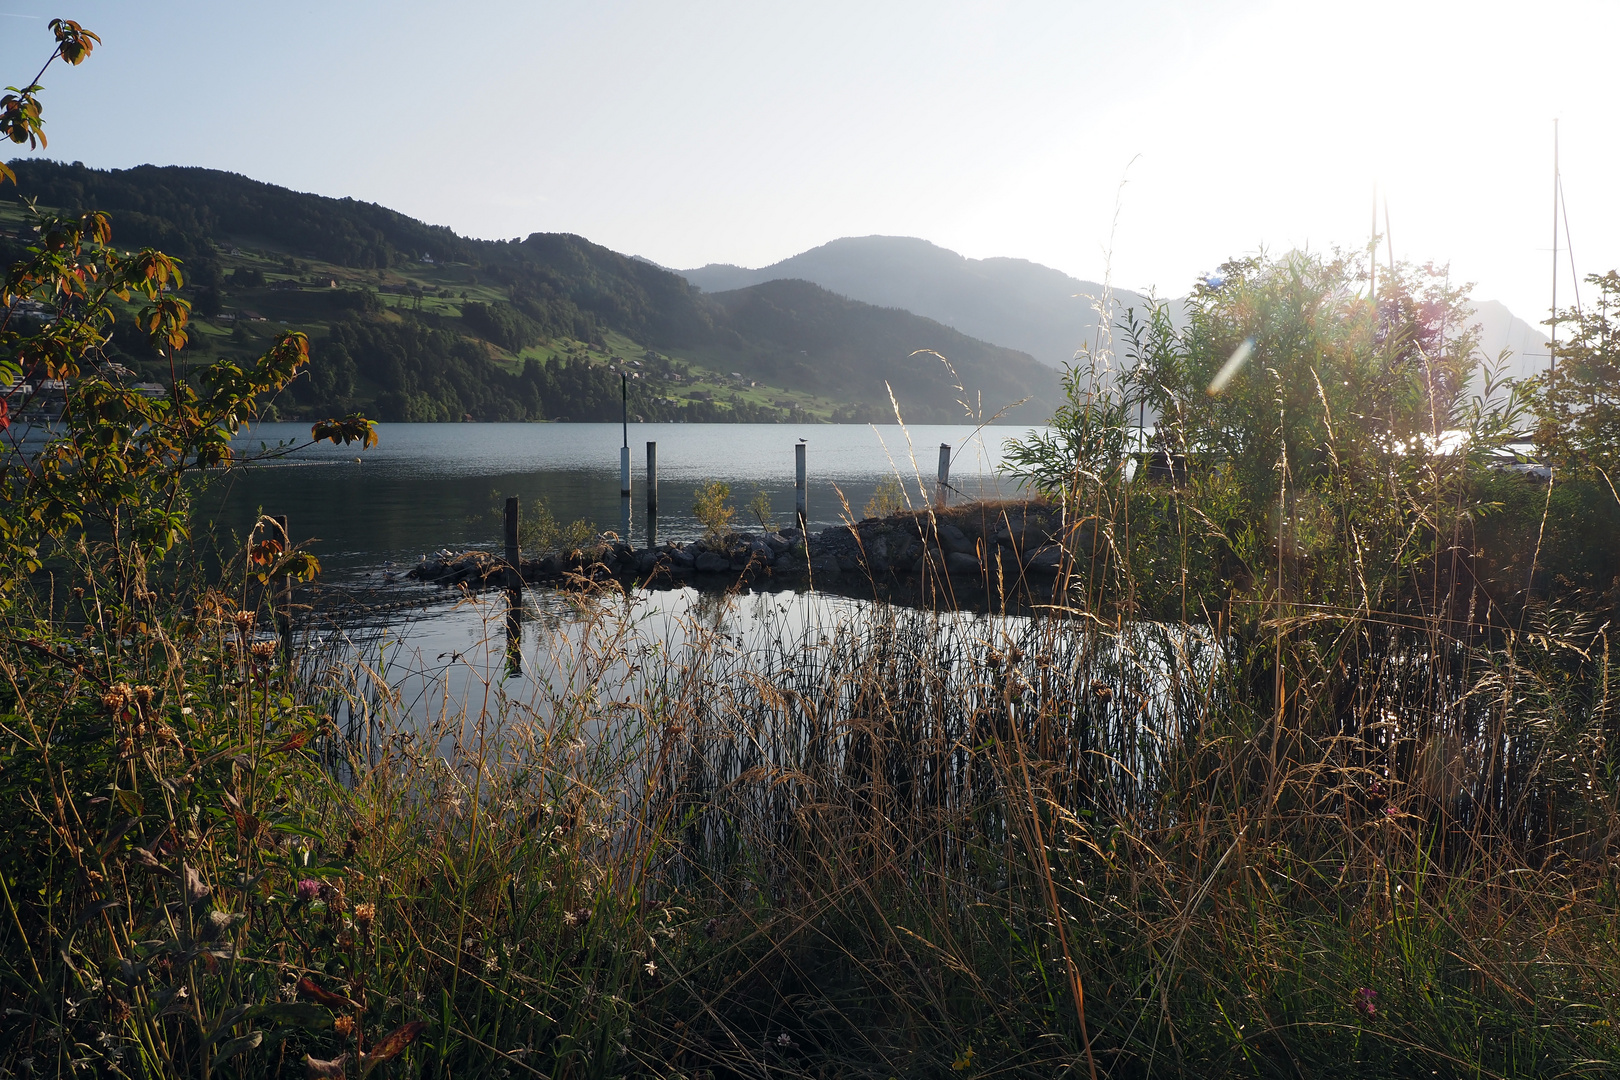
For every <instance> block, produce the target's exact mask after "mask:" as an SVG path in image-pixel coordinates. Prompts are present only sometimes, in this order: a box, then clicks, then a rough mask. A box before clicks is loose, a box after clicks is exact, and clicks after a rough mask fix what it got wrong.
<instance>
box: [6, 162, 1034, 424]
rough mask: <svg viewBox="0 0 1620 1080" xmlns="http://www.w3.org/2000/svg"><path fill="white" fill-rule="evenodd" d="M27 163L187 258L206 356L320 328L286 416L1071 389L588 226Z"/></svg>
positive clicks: (1025, 409) (845, 406)
mask: <svg viewBox="0 0 1620 1080" xmlns="http://www.w3.org/2000/svg"><path fill="white" fill-rule="evenodd" d="M12 165H13V167H14V168H15V169H16V171H17V175H18V181H19V183H18V187H19V189H20V191H21V194H22V196H23V198H27V199H33V200H36V201H37V204H38V205H39V206H40V207H41V208H50V209H53V210H59V211H62V212H70V213H76V212H80V211H83V210H89V209H97V210H103V211H106V212H108V213H109V214H110V215H111V217H112V223H113V230H114V239H115V241H116V242H117V243H118V244H120V246H124V245H127V246H129V247H141V246H148V245H149V246H153V247H159V248H161V249H163V250H165V251H168V252H169V253H171V254H174V255H178V256H179V257H180V258H182V259H183V260H185V264H184V269H185V273H186V277H187V281H186V288H185V290H184V293H185V295H186V296H187V298H188V299H190V300H191V301H192V303H193V305H194V312H195V316H196V318H195V322H194V324H193V325H194V327H195V329H196V332H195V333H194V334H193V339H192V344H191V346H190V348H189V349H188V350H187V352H188V353H189V354H190V355H191V356H192V357H196V356H198V355H199V354H204V355H206V354H219V353H224V354H233V353H239V354H242V355H244V356H245V355H248V354H249V353H256V352H258V351H262V349H263V348H264V346H265V344H266V343H267V342H268V341H269V340H270V339H271V338H273V337H274V335H275V334H277V333H279V332H281V331H282V330H283V329H301V330H304V331H305V332H306V333H308V334H309V335H310V339H311V343H312V349H311V355H312V362H311V365H310V371H309V373H308V375H307V376H305V377H303V378H301V379H300V380H299V381H298V382H296V383H295V384H294V385H293V386H292V387H290V388H289V390H288V391H287V392H285V393H284V394H283V395H282V396H281V397H279V398H278V399H277V400H276V402H275V403H274V408H275V410H276V411H277V412H278V413H279V414H280V415H282V416H285V417H297V416H305V415H312V414H315V413H322V414H326V413H332V412H338V411H347V410H350V409H361V410H365V411H367V412H368V413H370V414H372V415H375V416H377V417H379V418H381V419H384V420H464V419H473V420H538V419H570V420H597V419H613V418H617V416H618V412H619V389H620V378H621V376H624V377H625V378H626V380H627V381H628V383H629V387H630V391H629V393H630V408H631V412H632V413H633V414H634V415H638V416H641V417H643V418H644V419H646V420H693V421H726V420H737V421H773V420H790V419H800V420H804V419H820V420H876V419H886V418H890V417H892V415H893V408H892V406H891V404H890V401H889V396H888V391H887V389H886V387H885V382H887V383H888V384H889V385H891V386H892V387H893V389H894V392H895V395H896V398H897V399H898V401H899V403H900V406H901V408H902V411H903V413H904V415H905V417H906V419H907V420H913V421H917V422H925V421H948V420H955V419H960V418H962V417H963V415H964V408H963V405H962V402H963V401H968V402H972V403H975V404H977V403H979V402H982V405H983V411H984V413H985V414H986V415H990V414H994V413H995V412H997V411H998V410H1000V409H1002V408H1003V407H1005V406H1009V405H1012V404H1013V403H1015V402H1019V401H1024V400H1026V399H1030V400H1031V403H1030V404H1025V405H1023V406H1022V407H1019V408H1017V409H1016V410H1014V411H1013V412H1012V413H1010V414H1009V417H1008V418H1009V419H1017V420H1022V421H1025V422H1031V421H1040V420H1044V419H1045V414H1044V413H1043V412H1041V409H1040V407H1037V406H1036V405H1035V404H1034V402H1041V403H1044V402H1049V401H1051V400H1052V399H1053V395H1054V393H1055V391H1056V385H1057V384H1056V379H1055V376H1054V375H1053V374H1052V372H1050V371H1049V370H1048V369H1046V368H1045V367H1043V366H1042V365H1040V364H1037V363H1036V362H1035V361H1034V360H1033V359H1031V358H1030V357H1029V356H1028V355H1027V354H1024V353H1020V352H1016V351H1014V350H1010V349H1005V348H1000V347H997V346H993V345H988V344H985V343H984V342H981V341H977V340H975V339H972V338H969V337H966V336H964V335H962V334H960V333H957V332H956V331H953V330H950V329H949V328H947V327H945V326H942V325H940V324H939V323H937V322H934V321H933V320H931V319H925V318H920V317H918V316H915V315H912V314H910V313H908V312H904V311H899V310H895V309H884V308H876V307H872V306H871V305H867V304H862V303H858V302H855V301H851V300H847V299H845V298H843V297H840V296H835V295H833V294H832V293H829V292H827V291H826V290H824V289H821V288H819V287H817V286H814V285H810V284H808V283H805V282H781V281H777V282H770V283H767V284H765V285H760V286H755V287H752V288H748V289H742V290H738V291H736V292H733V293H729V294H724V295H719V296H709V295H706V294H704V293H703V292H701V291H700V290H698V289H697V288H695V287H693V286H692V285H690V284H688V283H687V281H686V280H685V279H684V278H682V277H681V276H680V275H678V274H675V273H672V272H669V271H667V270H663V269H661V268H659V267H657V266H654V265H652V264H650V263H647V262H644V261H641V260H638V259H632V258H629V257H626V256H624V255H620V254H618V253H617V252H613V251H610V250H608V249H607V248H604V247H601V246H600V245H597V244H593V243H591V242H589V241H588V240H585V239H583V238H581V237H578V236H572V235H567V234H554V233H536V234H534V235H531V236H529V237H528V238H527V239H522V240H513V241H488V240H475V239H469V238H466V237H461V236H458V235H456V234H455V233H454V232H452V231H450V230H449V229H445V228H442V227H437V226H431V225H426V224H423V223H422V222H419V221H416V220H414V219H411V218H408V217H406V216H404V215H402V214H399V213H396V212H394V211H392V210H389V209H387V208H385V207H381V206H377V205H375V204H372V203H363V202H358V201H355V200H353V199H331V198H325V197H322V196H316V195H307V194H301V193H298V192H293V191H290V190H288V189H285V188H280V187H276V186H274V185H270V184H264V183H260V182H258V181H255V180H251V179H248V178H246V177H243V176H239V175H235V174H231V173H223V172H218V171H215V170H210V169H195V168H178V167H156V166H142V167H139V168H135V169H127V170H113V171H105V170H96V169H88V168H85V167H83V166H81V165H64V164H60V163H56V162H50V161H40V160H18V161H14V162H13V163H12ZM25 209H26V208H25V207H24V206H23V205H22V204H21V203H20V202H12V201H11V200H9V199H8V201H7V204H6V205H5V206H4V207H0V230H3V232H0V245H4V246H5V247H6V248H7V249H8V250H6V251H4V252H0V254H5V255H15V254H16V253H17V251H18V250H19V249H20V248H21V247H23V246H25V245H26V244H27V243H29V242H31V237H32V233H31V232H30V231H29V228H28V225H29V221H28V218H27V214H26V212H25ZM124 325H125V326H127V324H124ZM924 349H931V350H937V351H938V352H940V353H942V354H944V355H945V356H946V357H948V358H949V360H950V361H951V364H952V365H953V366H954V369H955V372H956V373H957V375H958V376H960V381H961V383H962V386H963V388H964V389H963V390H959V389H958V387H957V383H958V381H959V380H958V378H955V377H953V375H952V373H951V370H950V369H948V368H947V367H946V365H945V364H942V363H940V362H939V360H937V359H935V358H933V357H932V356H928V355H914V354H916V353H917V350H924ZM107 352H108V358H109V359H111V360H115V361H117V362H119V363H122V364H124V365H125V366H127V367H129V368H130V369H131V370H132V371H134V372H135V373H136V376H137V377H146V378H150V379H153V380H156V381H162V380H163V379H166V378H167V375H168V365H167V363H166V362H164V363H161V364H160V363H159V362H158V360H157V357H155V356H154V355H152V354H150V352H149V351H148V349H147V346H146V345H145V344H144V341H143V339H142V338H141V336H140V335H139V334H137V333H134V332H133V328H132V327H129V328H128V329H127V330H124V331H121V332H119V333H117V334H115V336H114V339H113V340H112V341H111V342H110V343H109V344H108V346H107ZM964 390H965V392H964Z"/></svg>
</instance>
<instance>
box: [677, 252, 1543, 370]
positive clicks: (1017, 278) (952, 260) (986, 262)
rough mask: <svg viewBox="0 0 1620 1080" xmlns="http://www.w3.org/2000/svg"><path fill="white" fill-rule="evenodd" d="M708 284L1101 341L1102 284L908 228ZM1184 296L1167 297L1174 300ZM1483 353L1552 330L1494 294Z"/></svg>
mask: <svg viewBox="0 0 1620 1080" xmlns="http://www.w3.org/2000/svg"><path fill="white" fill-rule="evenodd" d="M678 273H680V274H681V275H682V276H683V277H685V278H686V279H687V281H689V282H691V283H692V284H694V285H696V286H698V287H699V288H701V289H703V290H704V291H706V292H717V291H724V290H728V289H737V288H744V287H750V286H754V285H758V284H761V283H763V282H766V281H771V280H781V279H789V278H796V279H799V280H804V281H809V282H813V283H814V284H817V285H820V286H822V287H823V288H825V289H828V290H830V291H832V292H835V293H838V294H839V295H841V296H847V297H849V298H850V299H852V300H859V301H862V302H864V303H868V304H876V305H878V306H882V307H899V308H903V309H905V310H907V311H911V312H913V313H914V314H917V315H923V316H926V317H928V318H931V319H934V320H935V321H937V322H940V323H943V324H944V325H946V326H951V327H955V328H956V329H958V330H961V331H962V332H963V333H966V334H969V335H970V336H972V337H975V338H978V339H980V340H982V341H988V342H992V343H994V344H997V345H1003V346H1006V347H1008V348H1013V349H1018V350H1020V351H1022V352H1027V353H1029V354H1030V355H1031V356H1033V357H1035V358H1036V359H1037V360H1039V361H1041V362H1042V363H1044V364H1047V365H1049V366H1052V367H1054V368H1056V367H1061V366H1062V365H1063V364H1064V363H1067V362H1068V361H1070V360H1071V359H1072V358H1073V356H1074V355H1075V352H1076V351H1077V350H1078V349H1081V348H1084V347H1086V346H1088V345H1090V344H1093V343H1095V342H1096V341H1097V339H1098V336H1099V326H1100V319H1099V317H1098V312H1097V306H1099V305H1100V303H1101V301H1100V300H1098V299H1097V298H1100V297H1102V296H1103V295H1104V293H1105V288H1104V286H1103V285H1102V284H1100V283H1098V282H1095V281H1086V280H1084V279H1081V278H1076V277H1073V276H1071V275H1069V274H1066V273H1064V272H1063V271H1061V270H1056V269H1053V268H1052V267H1049V266H1044V265H1042V264H1040V263H1037V262H1033V261H1031V260H1028V259H1020V258H1014V257H1005V256H995V257H990V258H984V259H972V258H968V257H966V256H963V255H961V254H958V253H957V252H954V251H951V250H950V249H949V248H945V247H942V246H940V245H937V244H934V243H932V242H930V241H927V240H923V239H920V238H917V237H910V236H886V235H882V234H873V235H869V236H858V237H856V236H846V237H840V238H838V239H836V240H830V241H828V242H827V243H825V244H821V245H819V246H817V247H814V248H810V249H808V250H806V251H802V252H800V253H798V254H797V255H792V256H789V257H788V258H786V259H781V260H779V261H777V262H775V263H771V264H770V265H768V266H763V267H758V268H755V269H750V268H748V267H743V266H737V265H735V264H731V263H709V264H708V265H706V266H701V267H697V268H695V269H691V270H681V271H678ZM1178 299H1179V298H1171V299H1170V300H1169V302H1170V303H1171V305H1172V306H1174V305H1176V303H1177V300H1178ZM1151 302H1152V300H1151V299H1150V298H1149V297H1148V296H1147V295H1145V294H1143V293H1140V292H1136V291H1133V290H1129V289H1116V290H1113V292H1112V294H1111V303H1110V304H1109V305H1108V307H1107V308H1106V310H1108V311H1109V312H1110V322H1111V323H1117V322H1118V320H1119V318H1120V317H1121V316H1122V315H1124V314H1125V312H1126V311H1128V310H1129V309H1132V308H1135V309H1137V310H1139V311H1140V310H1143V309H1145V308H1146V307H1147V306H1148V305H1149V304H1150V303H1151ZM1472 303H1473V306H1474V309H1475V313H1476V315H1477V318H1478V325H1479V327H1480V346H1479V348H1480V353H1481V354H1482V359H1483V360H1484V361H1486V362H1489V363H1492V364H1494V363H1495V362H1496V361H1497V358H1498V356H1499V354H1500V353H1502V352H1503V350H1507V351H1508V352H1510V353H1511V354H1512V355H1511V356H1510V357H1509V360H1508V363H1507V364H1506V366H1505V367H1504V368H1503V369H1502V370H1503V373H1504V374H1507V375H1511V376H1514V377H1522V376H1524V375H1527V374H1534V373H1535V372H1536V371H1538V370H1540V369H1541V368H1542V367H1544V366H1545V365H1546V357H1547V337H1546V335H1545V334H1542V333H1541V332H1540V331H1538V330H1537V329H1536V328H1535V327H1533V326H1532V325H1531V324H1530V323H1528V322H1526V321H1525V320H1524V319H1522V318H1519V317H1518V316H1517V315H1515V314H1514V313H1513V312H1512V311H1510V310H1509V309H1508V308H1507V307H1506V305H1504V304H1502V303H1501V302H1499V301H1496V300H1475V301H1473V302H1472Z"/></svg>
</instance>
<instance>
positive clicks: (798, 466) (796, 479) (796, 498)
mask: <svg viewBox="0 0 1620 1080" xmlns="http://www.w3.org/2000/svg"><path fill="white" fill-rule="evenodd" d="M804 447H805V444H804V440H803V439H800V440H799V445H797V446H795V447H794V448H793V510H794V515H795V516H796V517H797V518H798V520H799V531H800V532H804V531H805V522H806V521H807V520H808V508H809V502H808V499H807V498H806V495H805V482H804Z"/></svg>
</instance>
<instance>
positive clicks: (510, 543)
mask: <svg viewBox="0 0 1620 1080" xmlns="http://www.w3.org/2000/svg"><path fill="white" fill-rule="evenodd" d="M504 524H505V531H504V536H505V539H506V565H507V566H508V567H510V568H511V570H512V573H513V574H514V575H515V576H516V577H517V579H518V580H519V581H522V580H523V562H522V554H523V553H522V552H521V551H519V550H518V501H517V496H516V495H513V496H512V497H510V498H509V499H507V500H506V520H505V523H504Z"/></svg>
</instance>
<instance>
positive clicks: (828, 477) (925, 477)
mask: <svg viewBox="0 0 1620 1080" xmlns="http://www.w3.org/2000/svg"><path fill="white" fill-rule="evenodd" d="M377 430H378V436H379V440H380V441H379V444H378V445H377V446H374V447H372V448H370V449H369V450H359V449H357V448H355V447H353V446H349V447H342V446H333V445H331V444H330V443H326V444H322V445H319V446H310V447H305V448H303V449H300V450H298V451H296V452H294V453H292V454H290V455H289V456H287V457H285V458H283V459H280V460H278V461H276V462H271V463H265V464H259V465H253V466H250V467H247V468H243V469H238V470H235V471H234V472H232V473H231V474H229V475H228V476H226V477H224V478H222V479H221V480H219V481H218V482H217V483H216V484H215V485H214V486H213V488H212V489H211V491H210V492H209V494H208V496H207V497H206V498H205V500H204V502H203V503H202V504H201V507H202V509H203V511H204V513H205V514H206V516H207V517H209V518H210V519H211V520H212V521H213V522H214V523H215V524H216V525H217V526H219V527H220V529H221V530H222V531H224V532H225V533H237V534H241V533H243V532H245V531H246V529H247V528H249V527H250V526H251V525H252V523H253V521H254V520H255V518H256V516H257V514H258V513H259V512H261V511H262V512H263V513H266V514H285V515H287V516H288V518H289V521H290V524H291V529H292V533H293V537H294V539H295V540H297V541H300V542H302V541H308V546H309V548H310V550H312V551H313V552H314V553H315V554H316V555H317V556H318V557H319V558H320V560H321V562H322V564H323V565H324V566H325V567H326V571H327V575H328V577H329V578H331V579H333V580H347V579H352V578H354V577H355V576H357V575H360V576H363V575H367V574H377V573H379V572H380V571H381V570H382V569H383V568H384V567H385V566H386V565H389V564H392V565H393V566H395V567H404V566H408V565H411V564H414V563H415V562H416V561H417V560H418V559H419V558H420V557H421V556H422V555H425V554H428V553H431V552H435V551H438V550H440V549H442V548H451V549H453V550H460V549H463V548H467V547H487V548H495V547H498V546H499V542H500V530H501V519H500V509H501V504H502V502H503V500H504V499H505V498H506V497H507V496H510V495H516V496H517V497H518V498H519V499H520V500H521V501H522V504H523V505H524V506H528V505H531V504H532V503H533V501H534V500H536V499H544V500H545V501H546V503H547V504H548V505H549V506H550V508H551V511H552V513H553V514H554V515H555V516H556V517H557V519H558V520H559V521H563V522H567V521H572V520H574V519H576V518H586V519H588V520H590V521H591V522H593V523H594V524H595V525H596V526H597V528H598V529H601V530H612V531H614V532H619V531H621V526H622V507H621V500H620V498H619V447H620V445H621V444H622V442H623V437H622V435H621V429H620V426H619V425H618V424H379V425H378V429H377ZM1028 430H1029V429H1024V428H1016V427H995V428H988V429H983V430H976V429H974V428H972V427H968V426H960V427H957V426H918V427H910V428H901V427H899V426H887V427H874V426H868V425H857V424H838V425H834V424H825V425H806V426H804V427H794V426H790V425H776V424H634V425H631V428H630V439H629V441H630V461H631V485H632V494H631V498H630V505H631V508H632V513H631V519H632V520H631V527H630V538H631V540H632V542H636V543H641V542H644V541H645V539H646V511H645V507H646V488H645V482H646V478H645V470H646V445H647V443H648V442H649V441H654V442H657V444H658V472H659V483H658V509H659V517H658V535H659V539H660V540H664V539H673V540H683V539H691V538H692V537H694V536H697V535H699V534H700V533H701V532H702V527H701V526H700V525H699V524H698V522H697V519H696V518H694V517H693V516H692V493H693V490H694V489H695V488H696V487H697V486H698V485H699V484H702V483H705V482H707V481H710V480H721V481H724V482H726V483H728V484H730V485H731V490H732V499H733V501H734V502H735V503H736V504H737V506H738V507H739V508H742V507H745V506H746V505H747V504H748V502H749V501H750V500H751V499H752V498H753V496H754V494H755V493H756V492H757V491H764V492H765V493H766V494H767V495H768V496H769V498H770V500H771V505H772V508H773V510H774V511H775V516H776V522H777V524H778V525H788V524H792V518H793V460H794V446H795V444H796V443H797V442H798V441H799V440H800V439H803V440H804V441H805V443H806V446H807V450H806V457H807V462H808V464H807V473H808V476H809V484H808V488H809V492H808V502H809V518H810V524H811V529H812V530H815V529H821V528H825V527H827V526H829V525H834V524H837V523H838V522H839V521H840V520H842V519H843V517H844V515H845V512H846V509H845V504H846V502H847V506H848V509H849V510H851V511H853V513H854V516H855V517H856V518H859V517H861V516H862V510H863V509H864V507H865V505H866V503H867V501H868V500H869V499H870V498H871V497H872V494H873V492H874V491H875V490H876V488H877V486H878V484H879V483H881V482H882V481H883V480H884V479H885V478H889V477H899V478H902V479H903V480H904V481H905V483H906V486H907V488H908V490H909V494H910V496H911V498H912V499H913V500H914V501H915V500H916V499H917V498H918V497H919V496H918V491H919V478H920V479H921V483H922V485H923V486H924V487H925V489H926V491H927V492H928V493H929V494H931V493H932V491H933V481H934V476H935V472H936V469H937V464H938V460H939V446H940V444H941V443H947V444H949V445H950V446H951V447H952V465H951V482H952V485H953V486H954V487H955V488H957V489H958V491H959V493H960V495H959V497H961V498H971V497H978V496H980V495H997V494H1011V493H1013V492H1015V491H1016V490H1017V484H1016V482H1015V481H1013V480H1011V479H1010V478H1008V477H1007V476H1005V475H1004V474H1003V472H1002V468H1003V460H1004V459H1003V455H1002V452H1001V451H1002V444H1003V442H1004V441H1005V440H1006V439H1007V438H1009V437H1015V436H1019V435H1023V434H1025V433H1026V432H1027V431H1028ZM308 440H309V427H308V426H307V425H304V424H260V425H257V426H256V427H254V428H253V429H252V430H251V431H250V432H247V433H246V434H244V435H243V436H241V437H239V438H238V439H237V440H236V449H237V451H238V453H240V454H248V453H251V452H253V451H254V450H256V449H257V448H258V447H259V446H260V445H261V444H262V445H268V446H275V445H276V444H278V443H281V442H293V443H307V442H308ZM744 513H745V511H743V510H741V509H739V514H738V523H739V525H743V526H747V527H757V525H756V523H755V522H753V521H744V520H743V515H744Z"/></svg>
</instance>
